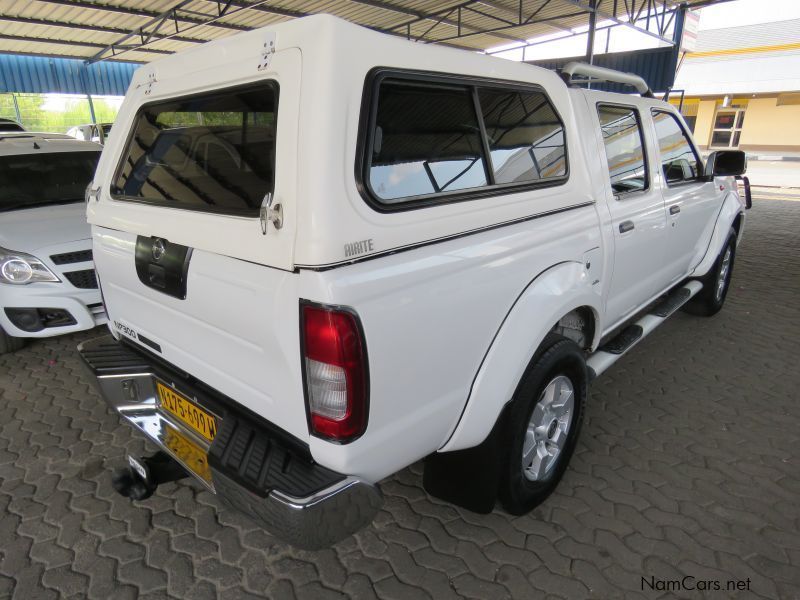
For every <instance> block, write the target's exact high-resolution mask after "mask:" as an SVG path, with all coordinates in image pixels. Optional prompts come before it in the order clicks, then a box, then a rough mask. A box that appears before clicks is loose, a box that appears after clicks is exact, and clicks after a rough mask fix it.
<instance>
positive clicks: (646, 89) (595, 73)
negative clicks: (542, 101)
mask: <svg viewBox="0 0 800 600" xmlns="http://www.w3.org/2000/svg"><path fill="white" fill-rule="evenodd" d="M573 75H584V76H585V77H589V78H591V79H598V80H600V81H610V82H613V83H622V84H625V85H630V86H633V87H635V88H636V91H637V92H639V93H640V94H641V95H642V96H644V97H645V98H652V97H653V92H652V91H651V90H650V86H649V85H647V82H646V81H645V80H644V79H642V78H641V77H639V76H638V75H635V74H633V73H623V72H622V71H615V70H614V69H606V68H605V67H598V66H595V65H590V64H587V63H581V62H574V61H573V62H570V63H567V64H566V65H564V66H563V67H562V68H561V78H562V79H563V80H564V82H565V83H566V84H567V85H572V84H573V83H574V82H573V81H572V76H573Z"/></svg>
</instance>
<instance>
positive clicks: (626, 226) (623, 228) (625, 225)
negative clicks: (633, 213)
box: [619, 221, 634, 233]
mask: <svg viewBox="0 0 800 600" xmlns="http://www.w3.org/2000/svg"><path fill="white" fill-rule="evenodd" d="M633 228H634V224H633V221H623V222H622V223H620V224H619V232H620V233H626V232H628V231H630V230H631V229H633Z"/></svg>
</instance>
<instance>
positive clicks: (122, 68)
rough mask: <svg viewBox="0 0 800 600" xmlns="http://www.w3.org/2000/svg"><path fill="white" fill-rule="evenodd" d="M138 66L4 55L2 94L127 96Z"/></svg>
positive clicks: (1, 58) (0, 58)
mask: <svg viewBox="0 0 800 600" xmlns="http://www.w3.org/2000/svg"><path fill="white" fill-rule="evenodd" d="M138 67H139V65H138V64H135V63H125V62H102V63H95V64H92V65H87V64H86V63H85V62H84V61H83V60H76V59H66V58H49V57H45V56H18V55H12V54H5V55H4V54H0V93H2V92H20V93H62V94H87V93H88V94H92V95H97V96H124V95H125V90H127V89H128V84H129V83H130V81H131V77H132V76H133V72H134V71H135V70H136V69H137V68H138Z"/></svg>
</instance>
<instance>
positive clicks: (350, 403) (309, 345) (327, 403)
mask: <svg viewBox="0 0 800 600" xmlns="http://www.w3.org/2000/svg"><path fill="white" fill-rule="evenodd" d="M301 309H302V319H303V342H304V347H303V350H304V353H305V356H304V357H303V360H304V361H305V370H306V400H307V402H308V409H309V414H310V417H311V419H310V420H311V432H312V433H313V434H315V435H317V436H319V437H324V438H327V439H331V440H335V441H337V442H348V441H351V440H353V439H355V438H357V437H358V436H360V435H361V434H362V433H364V429H365V428H366V426H367V412H368V408H367V402H368V399H367V394H368V392H367V353H366V349H365V346H364V340H363V339H362V336H361V329H360V327H359V324H358V318H357V317H356V316H355V315H354V314H352V313H350V312H347V311H343V310H336V309H330V308H325V307H320V306H311V305H307V304H306V305H303V306H302V307H301Z"/></svg>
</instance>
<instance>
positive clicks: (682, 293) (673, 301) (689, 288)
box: [586, 281, 703, 380]
mask: <svg viewBox="0 0 800 600" xmlns="http://www.w3.org/2000/svg"><path fill="white" fill-rule="evenodd" d="M702 289H703V284H702V283H700V282H699V281H690V282H688V283H687V284H686V285H684V286H682V287H680V288H678V289H676V290H674V291H672V292H670V293H669V294H668V295H667V296H666V297H665V298H664V299H663V300H661V301H660V302H659V303H658V304H656V305H655V306H654V307H653V308H652V309H651V310H650V312H649V313H647V314H646V315H644V316H643V317H641V318H640V319H639V320H638V321H636V322H635V323H632V324H631V325H628V326H627V327H626V328H625V329H623V330H622V331H621V332H620V333H619V334H618V335H617V336H616V337H614V338H612V339H611V340H609V341H608V342H606V343H605V344H603V346H601V347H600V349H599V350H597V352H595V353H593V354H591V355H590V356H589V358H588V359H587V361H586V366H587V367H588V368H589V379H590V380H593V379H595V378H596V377H598V376H599V375H601V374H602V373H604V372H605V371H606V369H608V368H609V367H610V366H611V365H613V364H614V363H615V362H617V361H618V360H619V359H620V358H622V357H623V356H625V354H627V352H628V351H629V350H630V349H631V348H633V347H634V346H635V345H636V344H638V343H639V342H640V341H641V340H643V339H644V338H646V337H647V336H648V335H649V334H650V333H652V332H653V330H654V329H655V328H656V327H658V326H659V325H661V324H662V323H663V322H664V321H666V320H667V319H668V318H669V317H670V315H672V314H673V313H674V312H675V311H676V310H678V309H679V308H680V307H681V306H683V305H684V304H686V303H687V302H688V301H689V300H691V299H692V297H693V296H694V295H696V294H697V292H699V291H700V290H702Z"/></svg>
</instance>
